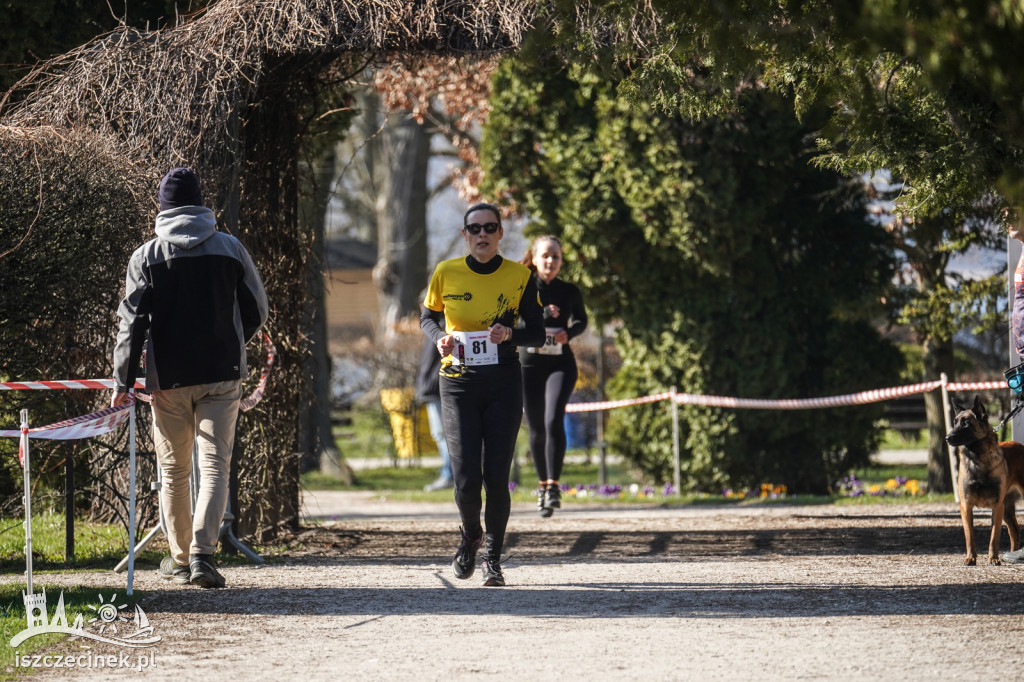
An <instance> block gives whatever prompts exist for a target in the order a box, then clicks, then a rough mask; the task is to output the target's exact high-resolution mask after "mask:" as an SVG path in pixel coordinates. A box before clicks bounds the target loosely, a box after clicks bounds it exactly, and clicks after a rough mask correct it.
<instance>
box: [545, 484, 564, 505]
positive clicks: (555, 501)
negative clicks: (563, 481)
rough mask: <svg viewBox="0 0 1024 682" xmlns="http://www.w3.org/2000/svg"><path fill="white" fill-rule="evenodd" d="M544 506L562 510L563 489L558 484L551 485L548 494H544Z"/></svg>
mask: <svg viewBox="0 0 1024 682" xmlns="http://www.w3.org/2000/svg"><path fill="white" fill-rule="evenodd" d="M544 506H546V507H551V508H552V509H561V508H562V489H561V488H560V487H558V484H557V483H549V484H548V489H547V492H546V493H545V494H544Z"/></svg>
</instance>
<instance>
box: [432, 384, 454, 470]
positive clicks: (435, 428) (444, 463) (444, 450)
mask: <svg viewBox="0 0 1024 682" xmlns="http://www.w3.org/2000/svg"><path fill="white" fill-rule="evenodd" d="M426 408H427V424H428V425H429V427H430V437H431V438H433V439H434V443H436V444H437V454H439V455H440V456H441V471H440V473H439V474H438V477H437V482H438V483H439V484H440V483H444V484H446V485H447V484H448V483H450V482H451V481H452V480H453V479H454V476H453V475H452V461H451V455H450V454H449V452H448V439H447V437H446V436H445V433H444V417H442V415H441V399H440V398H438V399H437V400H428V401H427V402H426Z"/></svg>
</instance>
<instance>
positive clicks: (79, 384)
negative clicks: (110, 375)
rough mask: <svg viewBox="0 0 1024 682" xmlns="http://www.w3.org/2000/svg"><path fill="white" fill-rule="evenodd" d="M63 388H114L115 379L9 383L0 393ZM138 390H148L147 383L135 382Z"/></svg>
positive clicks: (2, 384) (0, 388)
mask: <svg viewBox="0 0 1024 682" xmlns="http://www.w3.org/2000/svg"><path fill="white" fill-rule="evenodd" d="M63 388H92V389H99V388H114V380H113V379H55V380H54V381H7V382H3V383H0V391H53V390H59V389H63ZM135 388H136V389H143V388H146V382H145V380H143V379H140V380H138V381H136V382H135Z"/></svg>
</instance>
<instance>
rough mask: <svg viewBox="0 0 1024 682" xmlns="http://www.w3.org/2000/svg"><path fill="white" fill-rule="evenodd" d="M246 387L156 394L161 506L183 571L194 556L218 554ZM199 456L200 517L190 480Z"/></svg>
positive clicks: (221, 385) (226, 383)
mask: <svg viewBox="0 0 1024 682" xmlns="http://www.w3.org/2000/svg"><path fill="white" fill-rule="evenodd" d="M241 396H242V382H241V381H239V380H235V381H222V382H219V383H214V384H200V385H198V386H185V387H182V388H172V389H168V390H165V391H156V392H155V393H153V443H154V445H155V447H156V457H157V464H158V466H159V467H160V472H161V476H162V481H161V485H160V506H161V509H162V511H163V515H164V523H165V524H166V526H167V542H168V544H169V545H170V547H171V556H172V557H174V560H175V561H176V562H177V563H178V564H180V565H183V566H187V565H188V562H189V554H213V553H214V552H216V550H217V540H218V536H219V534H220V524H221V521H222V520H223V518H224V511H225V509H227V504H228V482H229V476H230V467H231V449H232V447H234V442H235V423H236V422H237V421H238V401H239V399H240V398H241ZM193 443H195V444H196V445H197V446H198V447H197V451H198V466H199V475H200V478H199V492H198V495H197V498H196V507H195V513H194V514H193V513H192V508H191V507H192V499H191V494H190V492H189V479H190V477H191V475H192V447H193Z"/></svg>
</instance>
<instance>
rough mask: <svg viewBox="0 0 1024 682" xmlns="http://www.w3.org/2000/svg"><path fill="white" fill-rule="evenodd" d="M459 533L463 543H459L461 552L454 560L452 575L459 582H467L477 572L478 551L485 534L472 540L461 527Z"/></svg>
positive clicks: (456, 554) (457, 553)
mask: <svg viewBox="0 0 1024 682" xmlns="http://www.w3.org/2000/svg"><path fill="white" fill-rule="evenodd" d="M459 533H461V534H462V542H460V543H459V551H458V552H456V553H455V558H454V559H452V573H454V574H455V577H456V578H458V579H459V580H466V579H468V578H472V577H473V572H474V571H475V570H476V551H477V550H478V549H480V543H481V542H482V541H483V539H484V536H483V533H481V534H480V537H478V538H475V539H474V538H471V537H469V536H468V535H466V531H464V530H462V527H461V526H460V527H459Z"/></svg>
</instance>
